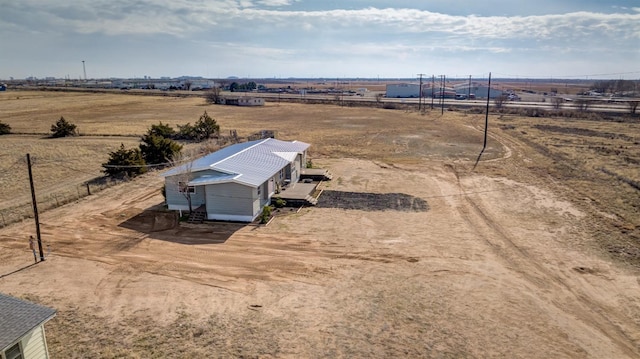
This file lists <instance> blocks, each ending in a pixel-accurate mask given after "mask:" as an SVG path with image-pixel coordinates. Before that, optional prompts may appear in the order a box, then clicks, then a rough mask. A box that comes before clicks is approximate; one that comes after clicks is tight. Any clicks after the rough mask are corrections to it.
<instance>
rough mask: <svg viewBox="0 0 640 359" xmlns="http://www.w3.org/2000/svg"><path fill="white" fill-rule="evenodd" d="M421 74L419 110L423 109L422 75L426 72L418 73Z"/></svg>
mask: <svg viewBox="0 0 640 359" xmlns="http://www.w3.org/2000/svg"><path fill="white" fill-rule="evenodd" d="M418 76H420V94H419V95H418V111H422V76H424V74H418Z"/></svg>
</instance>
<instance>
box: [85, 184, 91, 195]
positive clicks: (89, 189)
mask: <svg viewBox="0 0 640 359" xmlns="http://www.w3.org/2000/svg"><path fill="white" fill-rule="evenodd" d="M86 185H87V196H91V188H89V183H86Z"/></svg>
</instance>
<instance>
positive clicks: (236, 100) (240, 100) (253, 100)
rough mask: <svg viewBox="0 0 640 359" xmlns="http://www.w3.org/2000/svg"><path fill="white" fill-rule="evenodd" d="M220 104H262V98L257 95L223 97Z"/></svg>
mask: <svg viewBox="0 0 640 359" xmlns="http://www.w3.org/2000/svg"><path fill="white" fill-rule="evenodd" d="M221 104H223V105H232V106H264V99H263V98H259V97H231V98H223V99H222V101H221Z"/></svg>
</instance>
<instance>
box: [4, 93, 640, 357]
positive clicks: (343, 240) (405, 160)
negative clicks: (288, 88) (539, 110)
mask: <svg viewBox="0 0 640 359" xmlns="http://www.w3.org/2000/svg"><path fill="white" fill-rule="evenodd" d="M0 104H1V106H2V108H3V112H2V113H0V121H2V122H4V123H9V124H10V125H11V126H12V128H13V130H14V131H16V132H20V133H23V134H20V135H8V136H0V144H2V146H0V158H2V162H1V163H0V165H1V166H2V167H3V168H2V170H3V171H2V174H3V175H2V176H3V177H0V181H2V182H1V183H2V188H1V189H0V190H2V191H3V192H0V202H2V203H5V204H6V203H9V202H12V198H13V196H14V195H16V194H17V195H19V194H21V193H23V192H22V191H24V188H23V187H24V183H23V181H21V180H16V179H17V178H19V176H21V175H19V174H18V173H22V172H25V173H26V167H25V164H24V160H23V159H22V158H23V157H24V153H22V151H28V152H30V153H32V155H33V156H34V158H35V161H36V165H35V166H34V171H35V174H36V186H38V187H39V189H40V191H44V192H46V191H47V190H52V191H53V190H56V189H58V188H59V186H63V187H64V186H67V185H72V186H73V185H77V184H78V183H82V181H85V180H86V178H88V177H90V176H92V175H94V174H95V175H97V174H99V163H100V162H102V161H104V160H105V159H106V158H107V152H108V151H109V150H112V149H113V148H115V147H116V146H118V145H119V144H120V143H121V142H124V143H125V144H126V145H127V146H134V145H135V144H136V140H137V139H136V137H135V136H138V135H140V134H142V133H144V132H145V131H146V129H147V128H148V127H149V126H150V125H151V124H154V123H157V122H158V121H162V122H163V123H169V124H171V125H176V124H184V123H186V122H192V123H193V122H194V121H196V120H197V118H198V116H199V115H201V114H202V112H203V111H204V110H206V111H207V112H208V113H209V114H210V115H211V116H212V117H213V118H215V119H216V120H217V121H218V122H219V123H220V125H221V127H222V131H223V132H225V131H228V130H232V129H235V130H237V131H238V134H239V135H240V136H247V135H249V134H252V133H254V132H257V131H260V130H262V129H271V130H276V131H278V137H279V138H281V139H298V140H302V141H306V142H309V143H311V144H312V147H311V157H312V158H313V161H314V165H316V166H322V167H325V168H328V169H330V170H331V171H332V173H333V174H334V179H333V181H331V182H327V183H325V184H324V189H325V190H326V191H327V193H330V194H331V196H327V199H326V200H325V201H324V202H322V205H321V206H318V207H311V208H303V209H302V210H301V211H299V212H295V211H289V212H287V211H285V212H282V213H280V214H278V215H277V216H276V218H275V220H274V221H273V222H272V223H271V224H270V225H269V226H253V225H250V226H245V225H240V224H233V223H215V224H205V225H185V224H182V225H180V226H179V227H177V228H172V229H167V230H162V231H154V230H153V228H154V226H153V223H154V221H157V220H158V218H161V217H162V211H161V210H159V208H161V207H162V196H161V194H160V192H159V189H160V187H161V185H162V178H160V177H159V176H158V173H157V172H151V173H148V174H146V175H144V176H142V177H140V178H138V179H135V180H133V181H131V182H129V183H125V184H121V185H117V186H113V187H110V188H106V189H104V190H103V191H100V192H98V193H96V194H93V195H91V196H88V197H84V198H82V199H80V200H78V201H76V202H74V203H69V204H67V205H64V206H61V207H59V208H55V209H51V210H48V211H46V212H44V213H43V214H42V215H41V221H42V232H43V239H44V241H45V243H46V244H49V245H50V246H51V248H52V251H51V254H50V256H49V257H48V258H47V260H46V261H45V262H43V263H40V264H38V265H36V266H29V264H30V262H31V261H33V258H32V256H31V253H30V252H29V251H28V249H27V242H26V238H27V237H28V235H29V234H31V233H33V224H32V222H31V221H23V222H19V223H15V224H12V225H9V226H7V227H5V228H2V229H0V291H2V292H5V293H8V294H12V295H16V296H20V297H23V298H26V299H30V300H33V301H36V302H39V303H42V304H45V305H49V306H52V307H54V308H56V309H58V315H57V317H56V318H55V319H53V320H52V321H51V322H49V323H48V324H47V326H46V329H47V333H48V344H49V350H50V352H51V354H52V356H53V357H68V358H165V357H222V358H227V357H243V358H258V357H260V358H281V357H285V358H325V357H331V358H333V357H349V358H351V357H411V358H413V357H435V358H460V357H481V358H484V357H522V358H636V357H638V356H640V300H639V299H638V293H640V280H639V277H638V274H639V267H640V235H639V232H640V222H639V219H638V218H639V216H638V213H639V208H640V194H639V193H640V191H639V190H638V188H637V187H634V186H635V185H636V184H637V183H638V182H640V173H639V172H638V166H637V164H638V161H640V146H638V141H640V122H639V121H638V119H637V118H635V119H624V120H625V121H626V122H616V121H612V120H610V119H606V118H605V119H596V118H595V117H593V116H590V117H587V116H585V118H573V119H566V118H527V117H519V116H512V115H500V114H494V115H491V116H490V138H489V139H490V140H489V146H488V149H487V151H486V152H485V153H484V155H483V157H482V159H481V161H480V162H479V163H478V164H477V166H474V164H475V162H476V158H477V155H478V153H479V151H480V149H481V147H482V137H483V136H482V131H481V129H482V128H483V125H484V116H483V115H478V114H471V113H466V112H456V111H446V112H445V114H444V116H440V112H438V111H434V112H426V113H424V114H419V113H416V112H410V111H399V110H383V109H376V108H346V107H338V106H329V105H324V106H311V105H301V104H268V105H267V106H265V107H262V108H241V107H224V106H205V105H204V100H202V99H176V98H160V97H151V96H129V95H116V94H113V95H98V94H65V93H40V92H7V93H4V94H0ZM5 109H6V110H5ZM60 116H64V117H65V118H66V119H68V120H69V121H71V122H73V123H75V124H77V125H78V127H79V129H80V132H81V134H83V136H80V137H78V138H73V139H62V140H52V139H47V138H44V137H43V134H44V133H46V132H47V130H48V127H49V126H50V125H51V124H52V123H53V122H54V121H55V120H57V119H58V118H59V117H60ZM5 159H6V161H5ZM51 163H57V164H58V165H57V166H55V165H51ZM60 164H62V165H60ZM83 176H86V177H83ZM27 194H28V192H27ZM365 194H366V196H365ZM345 196H352V197H353V198H365V197H366V198H374V199H377V200H378V203H376V205H368V204H367V203H363V204H362V205H361V206H360V207H358V206H354V207H350V208H349V209H345V208H344V207H342V208H341V207H340V206H339V205H337V204H336V205H333V206H332V203H333V202H334V201H338V200H342V199H343V198H341V197H345ZM400 197H408V198H414V199H416V200H418V201H417V202H419V203H421V204H422V205H421V206H417V207H414V206H410V207H406V206H403V205H402V204H401V203H400V202H398V203H395V202H394V203H384V202H385V201H388V199H389V198H400ZM27 201H28V200H27ZM5 208H8V207H5Z"/></svg>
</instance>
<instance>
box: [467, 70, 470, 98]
mask: <svg viewBox="0 0 640 359" xmlns="http://www.w3.org/2000/svg"><path fill="white" fill-rule="evenodd" d="M470 99H471V75H469V91H467V100H470Z"/></svg>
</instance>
